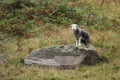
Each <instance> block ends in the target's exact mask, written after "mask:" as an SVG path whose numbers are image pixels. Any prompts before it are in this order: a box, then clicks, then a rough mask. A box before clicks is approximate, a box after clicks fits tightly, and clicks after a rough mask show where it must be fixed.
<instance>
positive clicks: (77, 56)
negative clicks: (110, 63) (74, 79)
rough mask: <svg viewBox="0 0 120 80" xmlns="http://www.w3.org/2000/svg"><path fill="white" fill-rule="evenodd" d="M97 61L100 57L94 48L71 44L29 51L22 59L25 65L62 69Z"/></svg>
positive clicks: (92, 63) (91, 63)
mask: <svg viewBox="0 0 120 80" xmlns="http://www.w3.org/2000/svg"><path fill="white" fill-rule="evenodd" d="M99 61H100V57H99V56H98V54H97V52H96V51H95V50H91V49H89V50H88V49H85V48H79V47H76V46H72V45H67V46H53V47H48V48H41V49H38V50H35V51H33V52H31V53H30V54H29V55H27V56H26V57H25V59H24V63H25V64H27V65H37V66H46V67H56V68H62V69H71V68H76V67H77V66H79V65H81V64H84V65H94V64H96V63H98V62H99Z"/></svg>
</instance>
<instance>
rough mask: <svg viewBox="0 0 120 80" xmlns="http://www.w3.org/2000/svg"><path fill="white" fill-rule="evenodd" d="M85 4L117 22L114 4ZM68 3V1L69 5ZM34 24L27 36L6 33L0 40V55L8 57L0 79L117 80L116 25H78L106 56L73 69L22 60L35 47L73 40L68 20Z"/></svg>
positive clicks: (119, 52) (118, 39) (119, 79)
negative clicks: (103, 58) (60, 68)
mask: <svg viewBox="0 0 120 80" xmlns="http://www.w3.org/2000/svg"><path fill="white" fill-rule="evenodd" d="M83 2H84V1H83ZM80 3H81V2H80V0H78V1H77V3H76V4H77V5H78V6H81V4H80ZM87 3H89V4H91V6H92V8H93V9H95V11H96V13H97V14H102V15H104V16H106V17H107V18H109V19H115V20H116V21H117V22H120V19H119V18H118V17H119V14H120V11H119V10H118V9H119V7H116V6H115V5H114V4H111V5H112V6H111V5H110V4H107V3H105V4H104V5H103V7H100V6H99V5H98V4H99V3H98V2H97V1H96V0H88V2H87ZM71 4H72V3H69V5H71ZM19 11H20V10H19ZM28 21H29V20H28ZM16 24H17V23H16ZM30 24H31V23H30ZM36 24H38V25H39V26H40V27H34V28H32V29H29V31H28V32H27V33H30V35H27V38H26V37H20V36H14V37H11V36H10V37H8V36H9V35H8V34H7V36H5V40H6V42H5V43H2V42H0V54H1V53H4V54H7V55H8V56H9V58H8V60H9V61H8V62H6V63H0V80H120V76H119V75H120V50H119V47H120V37H119V34H120V30H119V29H120V28H119V25H118V26H112V27H109V26H101V25H97V26H98V27H100V28H98V27H96V26H94V25H93V26H90V27H88V26H86V25H83V26H81V27H82V28H83V29H85V30H86V31H88V32H89V33H90V35H91V40H92V45H93V46H94V49H95V50H96V51H97V52H98V54H99V55H101V56H103V57H105V58H106V59H105V60H103V61H102V62H100V63H98V64H96V65H94V66H82V67H79V68H77V69H75V70H56V69H49V68H48V69H47V68H46V69H42V68H39V67H36V66H31V67H30V66H27V65H24V64H23V63H22V62H23V59H24V58H25V56H26V55H27V54H29V53H30V52H31V51H33V50H35V49H38V48H42V47H49V46H53V45H68V44H73V45H74V44H75V41H74V38H73V34H72V31H71V29H70V27H69V23H67V24H60V25H56V24H53V23H50V22H49V23H43V22H42V21H39V20H38V22H37V23H36ZM19 25H20V23H19ZM22 25H23V24H22ZM25 25H26V24H25ZM58 26H59V27H58ZM0 33H1V34H2V33H3V32H0ZM25 33H26V32H25ZM31 34H32V35H31ZM5 35H6V34H5Z"/></svg>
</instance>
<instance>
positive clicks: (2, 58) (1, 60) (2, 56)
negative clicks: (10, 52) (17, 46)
mask: <svg viewBox="0 0 120 80" xmlns="http://www.w3.org/2000/svg"><path fill="white" fill-rule="evenodd" d="M4 62H8V56H7V55H6V54H0V63H4Z"/></svg>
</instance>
